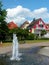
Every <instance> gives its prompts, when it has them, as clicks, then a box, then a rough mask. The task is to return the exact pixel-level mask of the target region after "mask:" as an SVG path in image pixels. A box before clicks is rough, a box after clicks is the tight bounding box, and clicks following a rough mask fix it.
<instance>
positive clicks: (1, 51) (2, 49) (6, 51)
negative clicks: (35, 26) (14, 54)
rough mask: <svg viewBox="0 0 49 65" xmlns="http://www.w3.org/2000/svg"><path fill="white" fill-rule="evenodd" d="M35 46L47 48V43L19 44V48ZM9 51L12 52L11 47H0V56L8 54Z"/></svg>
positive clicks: (48, 43)
mask: <svg viewBox="0 0 49 65" xmlns="http://www.w3.org/2000/svg"><path fill="white" fill-rule="evenodd" d="M36 46H49V42H42V43H33V44H32V43H30V44H27V43H25V44H19V48H30V47H36ZM11 51H12V46H7V47H2V46H0V54H3V53H8V52H11Z"/></svg>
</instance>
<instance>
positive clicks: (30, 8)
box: [2, 0, 49, 24]
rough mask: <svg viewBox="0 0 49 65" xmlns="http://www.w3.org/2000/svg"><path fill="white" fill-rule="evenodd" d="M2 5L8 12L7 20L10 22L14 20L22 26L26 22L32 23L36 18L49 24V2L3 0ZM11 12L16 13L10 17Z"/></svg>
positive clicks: (46, 0)
mask: <svg viewBox="0 0 49 65" xmlns="http://www.w3.org/2000/svg"><path fill="white" fill-rule="evenodd" d="M2 3H3V8H4V9H6V10H7V12H8V13H7V19H6V20H7V21H8V22H9V21H12V20H13V21H15V22H16V23H18V24H20V23H22V22H24V21H25V20H28V21H32V20H33V18H34V17H35V18H42V19H43V20H44V21H45V22H46V23H49V0H2ZM19 8H20V9H19ZM13 9H14V10H13ZM16 10H18V11H16ZM19 10H20V11H19ZM10 12H15V13H11V14H12V15H11V16H10ZM17 13H18V14H17ZM15 14H16V15H15ZM20 14H21V15H20ZM12 16H13V17H12ZM16 18H17V19H16ZM18 21H19V22H18Z"/></svg>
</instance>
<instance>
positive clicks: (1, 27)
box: [0, 2, 8, 40]
mask: <svg viewBox="0 0 49 65" xmlns="http://www.w3.org/2000/svg"><path fill="white" fill-rule="evenodd" d="M6 14H7V12H6V10H5V9H2V2H0V40H5V36H6V35H7V33H8V26H7V23H6V21H5V18H6Z"/></svg>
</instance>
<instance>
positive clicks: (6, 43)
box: [0, 40, 49, 47]
mask: <svg viewBox="0 0 49 65" xmlns="http://www.w3.org/2000/svg"><path fill="white" fill-rule="evenodd" d="M42 42H49V40H25V41H19V43H20V44H24V43H28V44H31V43H42ZM11 45H12V42H5V43H2V44H0V47H6V46H11Z"/></svg>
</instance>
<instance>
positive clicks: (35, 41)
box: [20, 40, 49, 44]
mask: <svg viewBox="0 0 49 65" xmlns="http://www.w3.org/2000/svg"><path fill="white" fill-rule="evenodd" d="M40 42H49V40H25V42H24V41H20V43H22V44H23V43H29V44H30V43H40Z"/></svg>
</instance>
